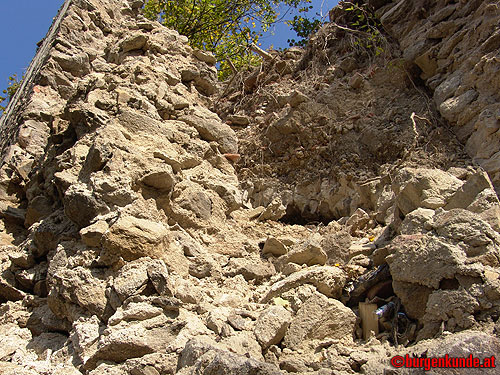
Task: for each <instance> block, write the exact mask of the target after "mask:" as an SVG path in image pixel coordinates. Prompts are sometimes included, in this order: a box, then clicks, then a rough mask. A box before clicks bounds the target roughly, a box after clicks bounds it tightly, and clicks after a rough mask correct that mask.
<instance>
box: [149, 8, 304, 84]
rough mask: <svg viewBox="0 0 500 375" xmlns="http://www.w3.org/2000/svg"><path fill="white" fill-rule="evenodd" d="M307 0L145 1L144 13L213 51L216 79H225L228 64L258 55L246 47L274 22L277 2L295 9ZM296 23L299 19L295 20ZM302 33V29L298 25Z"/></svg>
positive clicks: (240, 63)
mask: <svg viewBox="0 0 500 375" xmlns="http://www.w3.org/2000/svg"><path fill="white" fill-rule="evenodd" d="M310 2H311V0H149V1H148V2H147V3H146V5H145V7H144V14H145V16H146V17H148V18H150V19H157V20H159V21H160V22H161V23H163V24H164V25H165V26H167V27H170V28H172V29H174V30H177V31H178V32H179V33H180V34H182V35H185V36H187V37H188V38H189V42H190V45H191V46H192V47H193V48H199V49H203V50H206V51H210V52H212V53H214V55H215V57H216V58H217V61H218V62H219V64H220V66H219V78H220V79H224V78H227V77H228V76H229V75H230V73H231V70H230V65H231V63H232V64H234V66H235V67H236V68H237V69H241V68H243V67H244V66H248V65H256V64H258V63H259V62H260V58H259V57H258V56H256V55H255V54H253V53H251V51H250V48H249V46H250V45H251V44H256V45H258V44H259V39H260V37H261V36H262V35H263V33H265V32H267V31H268V30H269V28H270V27H271V26H272V25H273V24H274V23H276V22H277V21H278V16H279V11H278V7H279V6H280V5H282V6H285V7H287V8H288V9H296V8H298V7H299V5H300V4H305V3H310ZM297 24H299V21H297ZM297 28H298V29H300V31H301V32H302V33H305V29H304V30H303V29H302V28H300V27H298V26H297Z"/></svg>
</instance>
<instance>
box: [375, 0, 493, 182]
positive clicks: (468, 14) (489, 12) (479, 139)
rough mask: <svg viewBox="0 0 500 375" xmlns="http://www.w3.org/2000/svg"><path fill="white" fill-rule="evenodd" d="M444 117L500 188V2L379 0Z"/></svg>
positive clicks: (384, 19)
mask: <svg viewBox="0 0 500 375" xmlns="http://www.w3.org/2000/svg"><path fill="white" fill-rule="evenodd" d="M374 3H378V6H380V5H381V4H382V3H385V5H383V6H382V7H380V8H379V9H377V12H378V13H379V14H380V16H381V21H382V24H383V26H384V28H385V29H386V30H387V31H388V32H389V33H390V34H391V35H392V36H393V37H394V38H396V39H397V40H398V41H399V44H400V46H401V50H402V51H403V58H404V59H405V60H406V61H407V63H409V64H414V65H416V66H417V67H418V68H419V70H420V78H421V79H422V80H423V81H424V82H425V85H426V86H427V87H428V88H429V89H431V90H432V92H433V98H434V102H435V104H436V106H437V107H438V109H439V112H440V113H441V115H442V116H443V117H444V118H445V119H446V120H447V121H449V122H450V123H451V124H452V126H453V129H454V131H455V133H456V134H457V135H458V137H459V138H460V139H461V140H462V141H463V142H464V144H465V145H466V150H467V152H468V153H469V155H470V156H471V157H472V158H473V160H474V161H475V162H476V163H477V164H479V165H480V166H481V167H483V168H484V169H485V170H486V171H487V172H488V173H489V175H490V177H491V178H492V180H493V183H494V184H495V186H496V188H497V190H498V189H499V187H500V185H499V184H500V140H499V137H498V134H499V132H498V130H499V129H500V104H499V102H500V97H499V92H500V80H499V74H498V73H499V71H500V61H499V56H498V50H499V48H500V26H499V24H498V19H499V17H500V4H499V3H498V1H493V0H491V1H483V0H472V1H444V0H443V1H427V0H420V1H406V0H402V1H392V2H388V1H383V2H374Z"/></svg>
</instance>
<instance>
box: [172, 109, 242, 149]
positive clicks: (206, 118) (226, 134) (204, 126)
mask: <svg viewBox="0 0 500 375" xmlns="http://www.w3.org/2000/svg"><path fill="white" fill-rule="evenodd" d="M179 120H181V121H184V122H185V123H186V124H188V125H191V126H193V127H194V128H195V129H196V130H198V132H199V133H200V136H201V138H202V139H205V140H207V141H216V142H217V143H218V144H219V147H220V151H221V152H222V153H237V152H238V139H237V138H236V134H235V133H234V131H233V130H232V129H231V128H230V127H229V126H228V125H226V124H224V123H222V122H221V120H220V119H219V118H218V117H217V115H215V114H214V113H212V112H210V111H208V110H206V109H203V108H201V107H196V108H195V109H193V110H192V111H191V112H188V114H186V115H183V116H181V117H179Z"/></svg>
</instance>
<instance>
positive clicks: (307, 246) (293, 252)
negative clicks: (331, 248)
mask: <svg viewBox="0 0 500 375" xmlns="http://www.w3.org/2000/svg"><path fill="white" fill-rule="evenodd" d="M322 239H323V238H322V237H321V235H314V236H311V238H310V239H308V240H307V241H305V242H304V243H299V244H296V245H294V246H293V247H292V248H291V249H290V251H289V252H288V253H287V254H286V255H283V256H282V257H280V259H279V261H280V264H285V263H296V264H306V265H308V266H313V265H315V264H319V265H325V263H326V260H327V256H326V253H325V252H324V251H323V249H322V247H321V241H322Z"/></svg>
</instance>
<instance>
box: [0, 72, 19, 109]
mask: <svg viewBox="0 0 500 375" xmlns="http://www.w3.org/2000/svg"><path fill="white" fill-rule="evenodd" d="M20 84H21V80H19V79H18V78H17V74H14V75H12V76H10V77H9V84H8V86H7V88H6V89H5V90H3V91H2V93H3V94H5V95H7V96H1V95H0V114H3V112H4V111H5V109H6V108H7V104H5V105H3V103H4V102H5V101H6V100H10V99H11V98H12V97H13V96H14V94H15V93H16V91H17V89H18V88H19V85H20Z"/></svg>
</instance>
